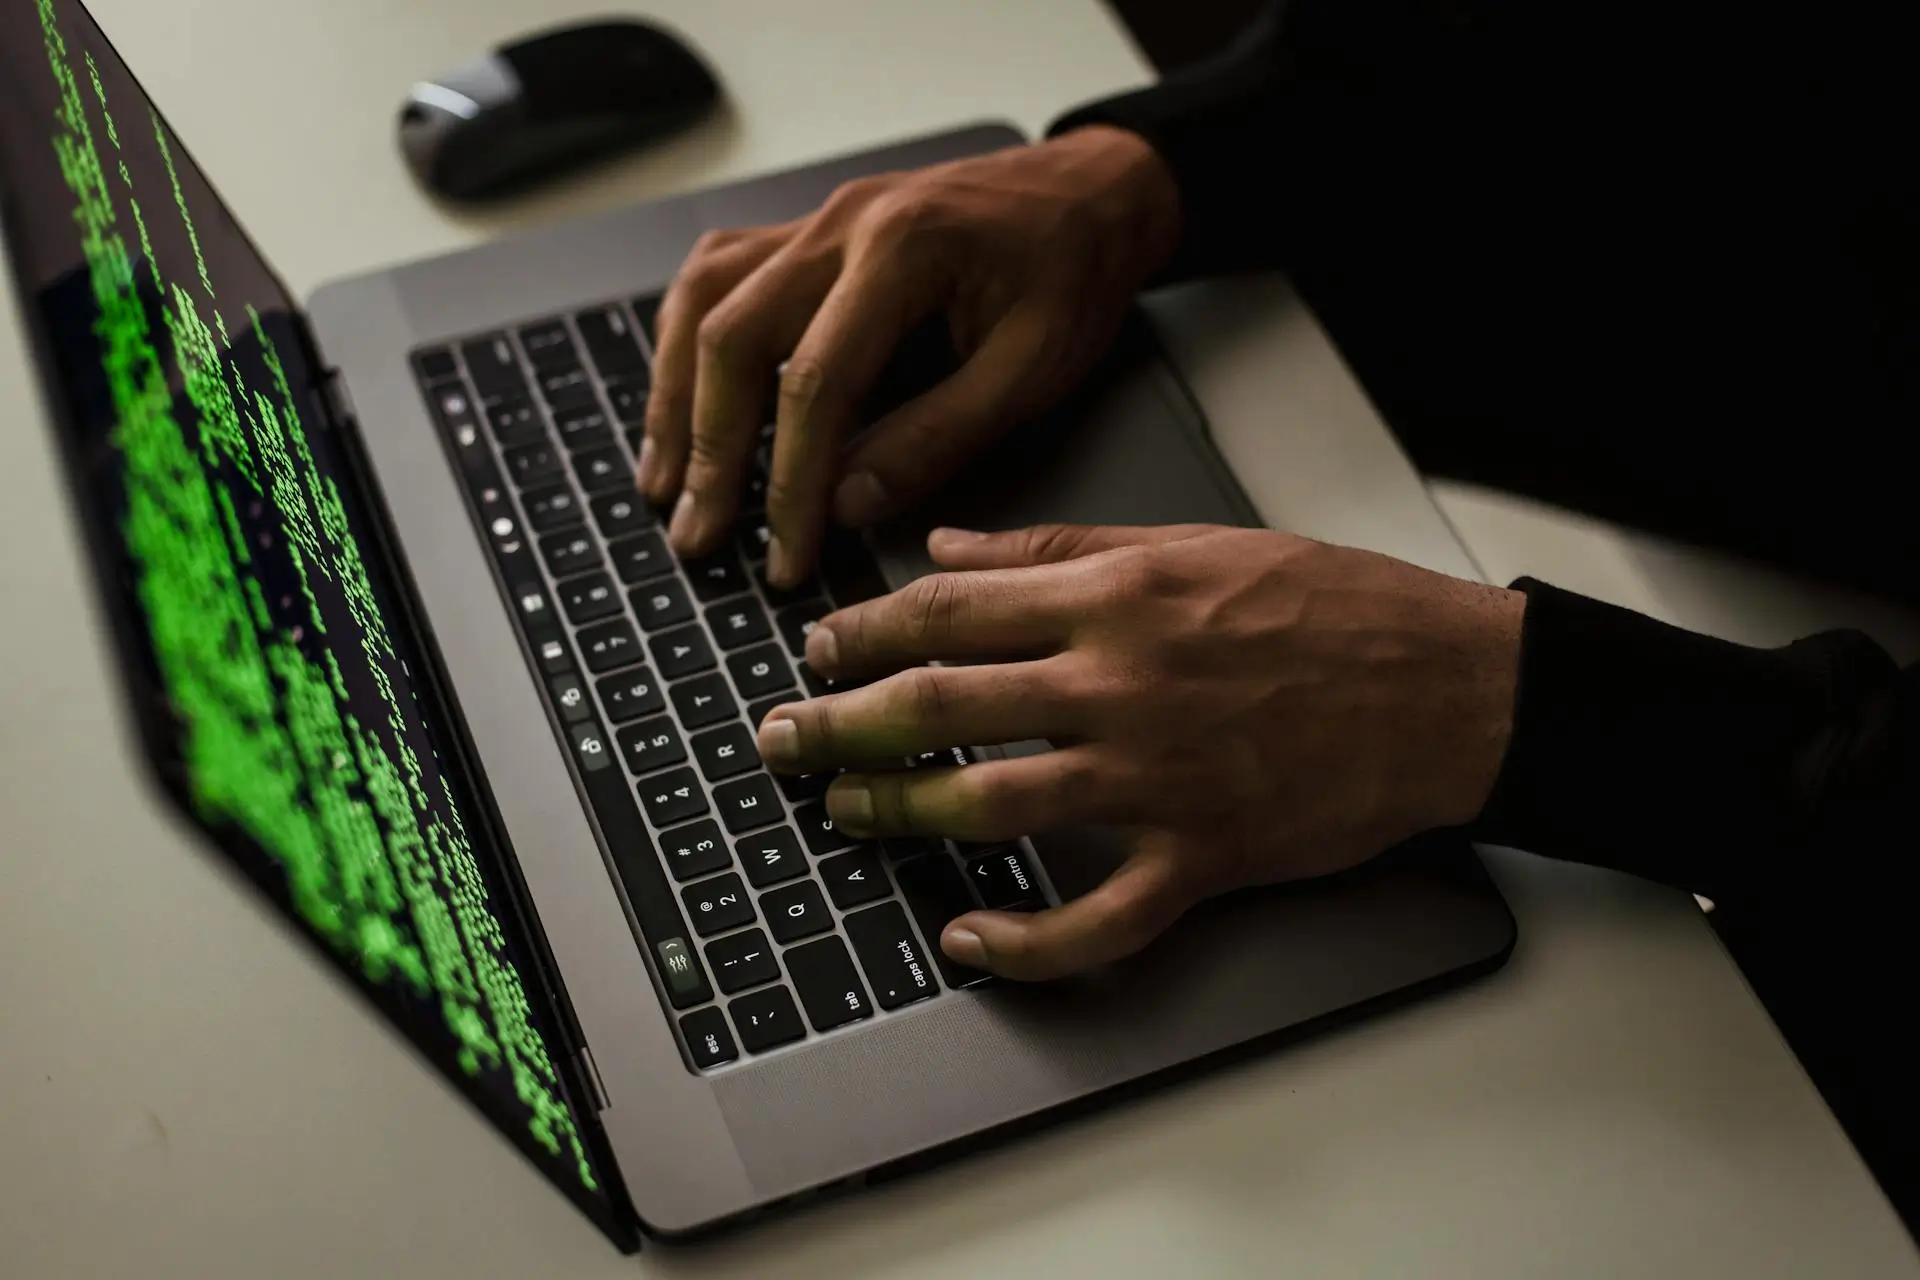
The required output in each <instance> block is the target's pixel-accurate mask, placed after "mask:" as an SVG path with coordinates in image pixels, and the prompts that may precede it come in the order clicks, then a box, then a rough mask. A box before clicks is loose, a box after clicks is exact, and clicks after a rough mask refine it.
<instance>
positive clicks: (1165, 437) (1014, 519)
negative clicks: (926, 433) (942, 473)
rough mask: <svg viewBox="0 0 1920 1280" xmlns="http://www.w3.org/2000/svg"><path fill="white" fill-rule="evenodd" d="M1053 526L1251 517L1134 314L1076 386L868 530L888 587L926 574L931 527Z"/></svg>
mask: <svg viewBox="0 0 1920 1280" xmlns="http://www.w3.org/2000/svg"><path fill="white" fill-rule="evenodd" d="M1055 521H1058V522H1064V523H1068V524H1143V525H1157V524H1186V523H1207V524H1233V525H1256V524H1258V523H1259V520H1258V517H1257V516H1256V515H1255V514H1254V511H1253V506H1252V504H1251V503H1250V502H1249V501H1248V500H1247V498H1246V496H1245V495H1244V494H1243V493H1242V492H1241V490H1240V488H1239V486H1238V485H1237V484H1235V483H1234V480H1233V477H1232V474H1231V473H1230V472H1229V471H1228V470H1227V468H1226V465H1225V463H1224V462H1222V461H1221V459H1220V457H1219V455H1218V454H1217V453H1216V452H1215V451H1214V449H1213V445H1212V442H1211V441H1210V440H1209V439H1208V438H1207V434H1206V426H1205V423H1204V422H1203V421H1202V420H1201V418H1200V415H1199V412H1198V410H1196V409H1195V408H1194V406H1193V403H1192V401H1191V400H1190V399H1189V398H1188V396H1187V394H1186V391H1185V389H1184V388H1183V387H1182V386H1181V384H1180V381H1179V379H1178V378H1177V377H1175V376H1174V373H1173V371H1172V369H1171V368H1170V367H1169V366H1168V365H1167V364H1166V362H1165V359H1164V357H1162V356H1161V355H1160V353H1159V351H1158V348H1157V345H1156V344H1155V342H1154V340H1153V338H1152V335H1151V334H1150V333H1149V332H1148V330H1147V329H1146V324H1145V321H1144V320H1142V319H1140V318H1139V317H1138V316H1137V315H1136V316H1135V317H1134V318H1133V319H1132V320H1131V321H1130V322H1129V323H1128V325H1127V327H1126V329H1125V330H1124V331H1123V332H1122V334H1121V336H1120V338H1119V339H1118V340H1116V341H1115V343H1114V346H1113V349H1112V351H1111V352H1110V353H1109V355H1108V357H1107V358H1106V360H1105V361H1103V362H1102V364H1101V366H1100V367H1099V368H1098V369H1096V370H1095V372H1094V373H1093V375H1092V376H1090V377H1089V378H1088V379H1087V381H1086V383H1085V384H1084V385H1083V386H1082V388H1081V389H1080V391H1078V392H1077V393H1075V394H1074V395H1073V396H1072V397H1070V398H1069V399H1068V400H1067V401H1066V402H1065V403H1063V404H1061V405H1060V406H1059V407H1057V408H1056V409H1054V410H1053V411H1051V412H1049V413H1047V414H1045V415H1043V416H1042V417H1040V418H1038V419H1036V420H1034V421H1032V422H1028V423H1024V424H1021V425H1018V426H1016V427H1014V428H1013V429H1011V430H1010V431H1008V432H1007V434H1006V435H1005V436H1004V437H1002V438H1001V440H1000V441H999V442H998V443H996V444H995V445H994V446H992V447H991V448H989V449H988V450H987V451H986V452H985V453H984V454H982V455H981V456H980V457H978V458H977V459H975V460H974V462H973V463H972V465H970V466H969V467H967V468H966V469H965V470H964V471H963V472H962V473H961V474H960V475H959V476H957V477H956V478H955V479H954V480H953V481H952V482H950V483H949V484H948V485H947V486H946V487H945V488H944V489H943V490H942V491H941V492H940V493H938V494H936V495H935V496H934V497H933V498H932V499H931V500H930V501H928V502H926V503H923V504H922V505H921V506H920V507H919V508H918V509H916V510H915V511H914V512H912V513H911V514H910V515H908V516H906V517H903V518H902V519H900V520H898V521H895V522H893V523H892V524H890V525H889V526H888V527H886V528H885V529H882V530H880V531H878V532H877V533H876V535H875V538H874V547H875V550H876V551H877V552H878V553H879V556H880V564H881V569H882V571H883V572H884V573H885V574H886V576H887V580H888V581H889V582H890V583H892V585H893V586H894V587H896V588H898V587H902V586H905V585H906V584H907V583H908V582H910V581H912V580H913V579H915V578H917V577H920V576H922V575H924V574H927V573H931V572H933V570H934V565H933V563H932V561H931V560H929V559H928V558H927V555H926V534H927V530H929V529H932V528H936V527H938V526H940V525H953V526H957V527H959V528H965V529H980V530H986V531H997V530H1003V529H1019V528H1023V527H1025V526H1027V525H1031V524H1044V523H1049V522H1055Z"/></svg>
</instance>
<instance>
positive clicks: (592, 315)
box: [574, 303, 647, 378]
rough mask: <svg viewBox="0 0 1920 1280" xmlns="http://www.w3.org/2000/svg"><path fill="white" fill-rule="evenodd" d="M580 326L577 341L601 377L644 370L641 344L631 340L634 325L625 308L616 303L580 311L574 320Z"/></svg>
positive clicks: (645, 367) (619, 375) (641, 372)
mask: <svg viewBox="0 0 1920 1280" xmlns="http://www.w3.org/2000/svg"><path fill="white" fill-rule="evenodd" d="M574 323H576V324H578V325H579V326H580V338H581V340H582V341H583V342H585V343H586V344H587V352H588V354H590V355H591V356H592V357H593V367H594V368H596V369H598V370H599V371H600V376H601V377H603V378H622V377H628V376H630V375H633V374H644V373H645V372H646V371H647V362H646V359H645V358H644V357H643V356H641V354H640V344H639V343H637V342H635V341H634V336H633V324H632V322H631V321H629V320H628V319H627V313H626V309H625V308H623V307H621V306H620V305H619V304H618V303H613V304H610V305H608V306H604V307H595V308H594V309H593V310H591V311H582V312H581V313H580V314H579V315H577V316H575V317H574Z"/></svg>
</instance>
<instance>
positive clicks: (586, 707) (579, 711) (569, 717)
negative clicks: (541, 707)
mask: <svg viewBox="0 0 1920 1280" xmlns="http://www.w3.org/2000/svg"><path fill="white" fill-rule="evenodd" d="M547 689H548V691H549V692H551V693H552V694H553V705H554V707H555V708H556V709H558V710H559V712H560V718H561V719H562V720H565V721H567V722H568V723H569V724H571V723H576V722H579V721H585V720H591V719H593V703H592V702H591V701H589V700H588V698H587V686H586V685H584V684H582V683H580V677H579V676H576V675H573V674H571V673H568V674H567V675H561V676H555V677H554V678H553V679H551V680H549V681H547Z"/></svg>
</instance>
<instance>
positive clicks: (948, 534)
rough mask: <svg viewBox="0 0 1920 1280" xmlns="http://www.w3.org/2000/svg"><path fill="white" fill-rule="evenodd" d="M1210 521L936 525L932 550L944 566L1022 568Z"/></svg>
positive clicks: (1195, 532) (1179, 537)
mask: <svg viewBox="0 0 1920 1280" xmlns="http://www.w3.org/2000/svg"><path fill="white" fill-rule="evenodd" d="M1218 527H1219V526H1217V525H1210V524H1168V525H1120V524H1036V525H1030V526H1029V527H1027V528H1025V529H1013V530H1010V531H1008V532H1006V533H974V532H972V531H971V530H967V529H935V530H934V531H933V532H932V533H930V534H928V535H927V552H928V554H929V555H931V556H932V557H933V558H934V560H935V561H936V562H937V563H938V564H939V565H940V566H941V567H942V568H945V569H1021V568H1026V567H1028V566H1031V565H1041V564H1059V563H1060V562H1061V561H1063V560H1078V559H1080V558H1081V557H1083V556H1091V555H1098V554H1099V553H1100V552H1102V551H1112V550H1115V549H1116V548H1119V547H1140V546H1151V545H1155V544H1159V543H1166V542H1180V541H1184V540H1185V539H1187V538H1196V537H1199V536H1200V535H1201V534H1203V533H1211V532H1213V531H1214V530H1215V529H1217V528H1218Z"/></svg>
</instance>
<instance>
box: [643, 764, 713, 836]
mask: <svg viewBox="0 0 1920 1280" xmlns="http://www.w3.org/2000/svg"><path fill="white" fill-rule="evenodd" d="M640 803H642V804H644V805H645V806H646V807H647V817H648V819H649V820H651V821H652V823H653V825H654V826H656V827H674V826H678V825H680V824H681V823H683V822H685V821H687V820H688V819H690V818H698V817H700V816H701V815H703V814H704V813H706V811H707V793H706V792H704V791H702V790H701V789H700V779H698V778H696V777H694V776H693V770H691V769H675V770H674V771H673V772H671V773H663V774H660V775H658V776H656V777H652V778H648V779H647V780H646V781H645V782H642V783H641V784H640Z"/></svg>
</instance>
